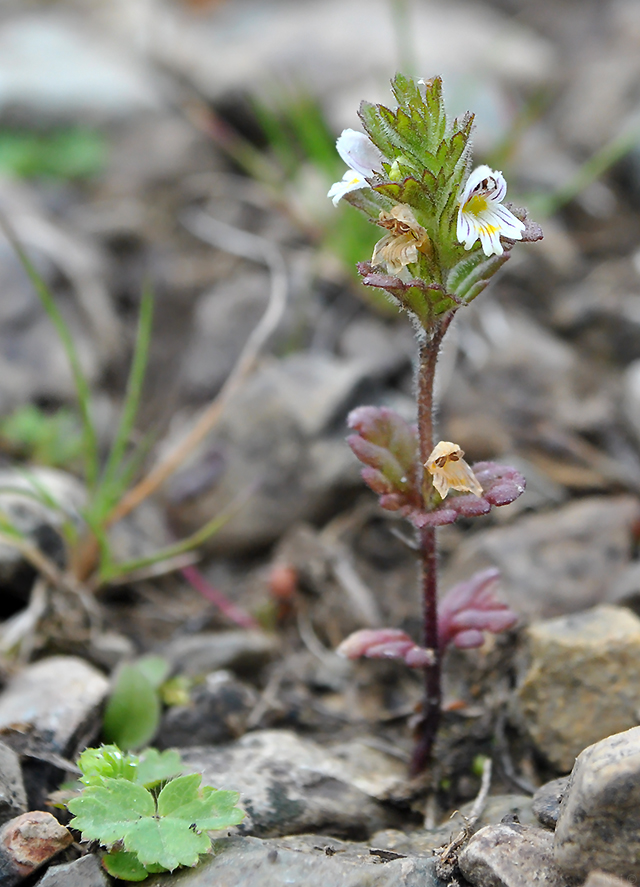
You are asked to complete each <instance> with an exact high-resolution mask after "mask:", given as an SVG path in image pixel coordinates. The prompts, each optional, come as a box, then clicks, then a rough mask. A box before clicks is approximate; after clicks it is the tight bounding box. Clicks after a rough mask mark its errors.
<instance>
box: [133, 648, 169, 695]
mask: <svg viewBox="0 0 640 887" xmlns="http://www.w3.org/2000/svg"><path fill="white" fill-rule="evenodd" d="M136 668H137V669H138V670H139V671H140V672H141V673H142V674H143V675H144V676H145V677H146V679H147V680H148V681H149V683H150V684H151V686H152V687H153V688H154V689H156V690H157V689H158V687H159V686H160V685H161V684H162V683H164V681H165V680H166V679H167V677H168V675H169V672H170V670H171V666H170V665H169V662H168V661H167V660H166V659H165V658H164V656H154V655H152V654H150V655H149V656H141V657H140V659H137V660H136Z"/></svg>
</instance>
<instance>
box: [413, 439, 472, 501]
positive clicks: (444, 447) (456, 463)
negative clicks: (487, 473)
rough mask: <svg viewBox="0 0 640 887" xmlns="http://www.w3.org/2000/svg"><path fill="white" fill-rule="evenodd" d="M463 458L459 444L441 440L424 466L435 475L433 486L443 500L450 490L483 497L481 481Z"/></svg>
mask: <svg viewBox="0 0 640 887" xmlns="http://www.w3.org/2000/svg"><path fill="white" fill-rule="evenodd" d="M463 456H464V452H463V451H462V450H461V449H460V447H459V446H458V444H454V443H451V441H448V440H441V441H440V443H439V444H437V445H436V446H435V447H434V448H433V450H432V452H431V455H430V456H429V458H428V459H427V461H426V462H425V464H424V467H425V468H426V469H427V471H428V472H429V474H431V475H433V485H434V487H435V488H436V490H437V491H438V492H439V493H440V495H441V496H442V498H443V499H446V497H447V493H448V492H449V490H458V491H459V492H461V493H473V495H474V496H482V486H481V485H480V481H479V480H478V478H477V477H476V476H475V474H474V473H473V471H472V470H471V468H470V467H469V466H468V465H467V463H466V462H465V461H464V459H463V458H462V457H463Z"/></svg>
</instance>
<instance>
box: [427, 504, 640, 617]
mask: <svg viewBox="0 0 640 887" xmlns="http://www.w3.org/2000/svg"><path fill="white" fill-rule="evenodd" d="M525 497H526V493H525ZM639 516H640V509H639V504H638V500H637V499H635V498H633V497H631V496H619V497H607V498H604V497H591V498H585V499H581V500H579V501H577V502H572V503H571V504H569V505H565V506H564V507H562V508H557V509H555V510H554V511H552V512H547V513H544V514H535V515H532V516H531V517H525V518H522V519H521V520H519V521H517V522H516V523H515V524H513V525H511V526H508V527H496V528H492V529H489V530H484V531H481V532H480V533H476V534H474V536H473V537H472V538H471V539H469V541H467V542H463V543H462V545H460V547H459V549H458V552H457V554H456V556H455V558H454V561H453V564H452V566H451V567H450V568H449V569H448V570H447V571H446V574H445V579H444V585H453V584H454V583H455V582H457V581H459V580H460V579H462V578H464V577H468V576H469V575H470V574H471V573H472V572H474V571H475V570H478V569H482V568H485V567H488V566H497V567H499V569H500V572H501V575H502V591H501V594H503V596H504V598H505V600H507V601H508V602H509V604H510V605H511V606H512V608H513V609H514V610H516V612H518V613H520V614H521V615H522V616H524V617H528V618H529V619H540V618H549V617H553V616H561V615H563V614H565V613H574V612H577V611H580V610H584V609H586V608H587V607H591V606H593V605H594V604H599V603H603V602H608V601H610V600H612V598H614V597H615V596H616V594H617V591H616V587H615V582H616V577H617V576H618V575H619V574H621V573H622V572H623V571H624V569H625V567H626V566H627V565H628V563H629V561H630V559H631V553H632V548H633V533H634V530H633V527H634V522H635V521H636V520H637V519H638V517H639Z"/></svg>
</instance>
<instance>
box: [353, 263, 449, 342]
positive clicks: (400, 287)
mask: <svg viewBox="0 0 640 887" xmlns="http://www.w3.org/2000/svg"><path fill="white" fill-rule="evenodd" d="M357 268H358V271H359V272H360V274H361V276H362V282H363V284H364V285H365V286H374V287H377V288H378V289H383V290H386V292H387V293H388V294H389V296H390V297H391V299H392V300H393V301H394V302H396V303H397V304H398V305H400V306H401V307H402V308H404V309H405V310H406V311H408V312H409V313H410V314H413V315H415V317H416V318H417V319H418V321H419V322H420V325H421V326H423V327H424V328H428V327H430V326H431V324H432V321H433V318H435V317H438V316H440V315H441V314H445V313H446V312H447V311H451V310H452V309H453V308H457V307H458V306H459V305H461V304H463V302H462V301H461V300H460V299H459V298H458V297H457V296H456V295H453V294H452V293H449V292H447V291H446V290H445V289H444V287H443V286H442V285H441V284H439V283H427V281H425V280H422V279H421V278H419V277H415V278H412V280H411V283H405V282H404V281H403V280H401V279H400V278H399V277H394V276H393V275H391V274H381V273H380V272H378V271H376V270H375V266H374V265H372V264H371V262H358V264H357Z"/></svg>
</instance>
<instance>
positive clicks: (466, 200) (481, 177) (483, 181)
mask: <svg viewBox="0 0 640 887" xmlns="http://www.w3.org/2000/svg"><path fill="white" fill-rule="evenodd" d="M506 194H507V183H506V181H505V178H504V176H503V175H502V173H501V172H499V171H497V170H493V169H491V168H490V167H488V166H479V167H478V168H477V169H474V171H473V172H472V173H471V175H470V176H469V178H468V179H467V183H466V185H465V186H464V190H463V191H462V193H461V195H460V197H459V198H458V203H459V204H460V209H459V212H458V227H457V234H458V240H459V241H461V243H463V244H464V248H465V249H471V247H472V246H473V244H474V243H475V242H476V240H477V239H478V238H480V243H481V244H482V249H483V250H484V254H485V256H493V255H496V256H501V255H502V253H503V252H504V250H503V248H502V244H501V243H500V237H506V238H508V239H509V240H522V232H523V231H524V229H525V225H524V223H523V222H521V221H520V219H517V218H516V217H515V216H514V214H513V213H512V212H511V211H510V210H508V209H507V207H506V206H503V205H502V201H503V200H504V198H505V197H506Z"/></svg>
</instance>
